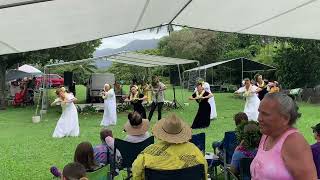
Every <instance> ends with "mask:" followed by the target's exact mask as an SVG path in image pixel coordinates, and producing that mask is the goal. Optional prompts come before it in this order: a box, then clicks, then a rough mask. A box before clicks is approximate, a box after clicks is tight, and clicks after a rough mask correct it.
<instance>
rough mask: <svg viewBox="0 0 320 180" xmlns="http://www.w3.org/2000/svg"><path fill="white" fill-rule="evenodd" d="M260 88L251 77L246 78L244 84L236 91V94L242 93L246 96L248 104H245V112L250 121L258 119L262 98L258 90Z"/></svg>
mask: <svg viewBox="0 0 320 180" xmlns="http://www.w3.org/2000/svg"><path fill="white" fill-rule="evenodd" d="M258 91H259V88H258V87H257V86H255V85H253V84H251V82H250V79H248V78H245V79H244V86H243V87H241V88H240V89H238V90H237V91H235V92H234V93H235V94H242V95H243V96H244V97H245V98H246V104H245V106H244V110H243V112H244V113H246V114H247V116H248V119H249V121H250V120H251V121H252V120H253V121H257V120H258V115H259V112H258V108H259V104H260V100H259V98H258V95H257V92H258Z"/></svg>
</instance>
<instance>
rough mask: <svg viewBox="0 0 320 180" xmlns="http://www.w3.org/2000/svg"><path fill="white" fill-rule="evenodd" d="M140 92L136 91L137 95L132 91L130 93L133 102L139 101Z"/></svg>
mask: <svg viewBox="0 0 320 180" xmlns="http://www.w3.org/2000/svg"><path fill="white" fill-rule="evenodd" d="M138 94H139V93H138V92H136V94H135V95H133V94H132V93H130V100H131V101H133V102H137V101H138Z"/></svg>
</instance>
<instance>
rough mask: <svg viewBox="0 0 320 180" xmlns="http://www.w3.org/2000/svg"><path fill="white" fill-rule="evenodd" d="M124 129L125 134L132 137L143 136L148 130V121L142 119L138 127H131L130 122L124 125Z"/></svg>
mask: <svg viewBox="0 0 320 180" xmlns="http://www.w3.org/2000/svg"><path fill="white" fill-rule="evenodd" d="M124 129H125V131H126V132H127V134H129V135H132V136H139V135H143V134H145V133H146V132H147V131H148V129H149V120H148V119H142V121H141V123H140V124H139V125H135V126H133V125H131V124H130V121H128V122H127V123H126V124H125V125H124Z"/></svg>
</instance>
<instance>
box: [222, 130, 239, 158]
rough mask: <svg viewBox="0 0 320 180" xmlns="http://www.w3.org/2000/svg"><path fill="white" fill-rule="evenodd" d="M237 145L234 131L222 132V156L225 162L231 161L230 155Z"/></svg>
mask: <svg viewBox="0 0 320 180" xmlns="http://www.w3.org/2000/svg"><path fill="white" fill-rule="evenodd" d="M237 145H238V141H237V136H236V132H235V131H227V132H225V133H224V142H223V149H224V153H225V155H224V158H225V161H226V163H227V164H230V163H231V159H232V155H233V152H234V150H235V149H236V147H237Z"/></svg>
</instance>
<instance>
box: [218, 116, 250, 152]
mask: <svg viewBox="0 0 320 180" xmlns="http://www.w3.org/2000/svg"><path fill="white" fill-rule="evenodd" d="M233 120H234V123H235V125H236V127H238V126H239V125H240V124H242V123H247V122H248V116H247V114H246V113H244V112H238V113H237V114H235V115H234V116H233ZM223 143H224V138H223V139H222V141H221V142H213V143H212V148H213V149H215V148H218V150H219V154H218V155H219V156H220V157H222V154H223Z"/></svg>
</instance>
